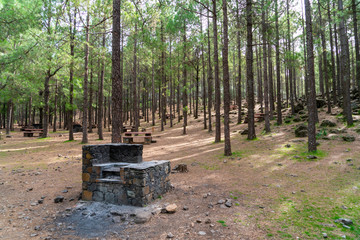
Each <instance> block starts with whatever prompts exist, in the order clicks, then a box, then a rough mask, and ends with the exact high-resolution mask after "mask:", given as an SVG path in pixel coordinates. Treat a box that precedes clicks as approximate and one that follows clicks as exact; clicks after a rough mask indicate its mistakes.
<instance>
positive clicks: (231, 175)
mask: <svg viewBox="0 0 360 240" xmlns="http://www.w3.org/2000/svg"><path fill="white" fill-rule="evenodd" d="M333 112H334V113H338V112H339V111H337V110H333ZM231 117H232V122H233V123H232V126H231V134H232V139H231V143H232V151H233V153H234V154H233V156H232V157H224V156H223V143H216V144H215V143H214V142H213V141H214V133H209V132H208V131H207V130H204V129H203V123H202V117H201V118H199V119H193V118H190V121H189V126H188V134H187V135H182V123H177V124H175V126H174V127H173V128H169V124H168V125H167V126H166V129H165V131H164V132H160V131H159V127H158V126H156V127H155V129H154V133H153V135H154V136H155V138H154V139H155V140H157V143H153V144H151V145H144V155H143V157H144V160H145V161H146V160H170V161H171V164H172V167H174V166H175V165H177V164H179V163H184V164H187V165H188V169H189V172H188V173H174V174H171V176H170V177H171V182H172V184H173V186H174V190H172V191H171V192H169V193H168V194H166V195H164V196H163V197H162V198H161V199H158V200H156V202H155V203H154V204H157V205H159V206H163V205H166V204H171V203H175V204H176V205H177V206H178V209H177V211H176V213H174V214H157V215H154V216H153V217H152V219H151V220H150V221H149V222H147V223H145V224H140V225H138V224H129V226H128V227H126V228H125V229H123V231H122V232H120V233H116V234H115V233H104V234H103V237H99V239H166V238H167V237H168V235H173V236H174V239H322V238H324V236H325V235H326V236H327V238H328V239H342V238H346V239H359V238H360V228H359V227H360V217H359V216H360V143H359V141H360V137H359V134H357V133H355V131H354V129H355V128H356V127H357V126H358V125H359V123H358V122H357V123H356V124H357V125H356V126H355V127H353V128H346V127H345V131H347V133H348V134H351V135H353V136H355V137H356V140H355V141H354V142H345V141H343V140H342V138H341V136H342V135H344V134H330V133H329V129H330V128H327V129H326V130H325V131H326V133H327V134H328V139H329V140H323V139H320V140H318V142H319V143H320V145H319V147H318V148H319V149H320V151H318V153H317V154H316V156H317V159H315V160H309V159H308V158H307V156H308V155H309V154H307V153H306V140H307V139H306V138H295V134H294V127H295V126H296V125H298V124H299V123H295V122H293V121H291V122H290V123H288V124H284V125H283V126H276V125H275V121H272V122H271V130H272V133H271V134H263V133H262V131H263V123H257V127H256V133H257V136H258V138H257V139H256V140H253V141H248V140H246V135H241V134H240V133H239V132H241V131H242V130H243V129H245V128H247V124H240V125H236V124H235V122H236V117H237V115H231ZM319 118H320V121H321V120H323V119H329V120H331V121H334V122H336V123H337V126H336V127H333V129H340V128H344V125H343V123H342V122H341V121H340V119H339V118H338V117H336V116H335V114H334V115H328V114H325V112H324V111H323V110H321V111H320V112H319ZM175 122H176V120H175ZM142 126H145V127H148V128H147V130H148V131H149V130H151V129H152V128H151V127H150V125H147V124H146V123H142ZM0 131H1V130H0ZM95 132H96V130H95ZM11 135H12V138H5V139H4V138H3V139H2V140H1V141H0V239H82V238H85V237H84V236H81V235H78V234H77V233H76V232H71V231H70V233H69V231H68V232H66V231H63V230H61V229H64V228H65V229H66V227H65V226H63V228H61V224H59V223H58V221H57V219H59V218H61V216H64V213H66V211H68V210H69V209H71V208H74V207H75V206H76V205H77V203H78V198H79V195H80V192H81V183H82V181H81V147H82V145H81V143H80V142H81V137H82V134H81V133H76V134H75V141H73V142H68V141H66V140H67V138H68V134H67V132H65V131H59V132H57V133H52V132H51V133H50V138H47V139H38V138H36V137H34V138H25V137H23V136H22V135H23V134H22V132H20V131H19V129H16V131H15V132H13V133H12V134H11ZM89 139H90V144H103V143H109V142H110V132H107V131H106V132H105V140H104V141H99V140H97V134H96V133H92V134H90V135H89ZM286 144H289V145H290V146H287V147H285V145H286ZM58 195H62V196H64V197H65V200H64V202H63V203H54V198H55V197H56V196H58ZM40 199H43V203H42V204H38V200H40ZM226 199H229V200H231V202H232V206H231V207H224V205H221V204H218V202H219V201H221V200H226ZM184 206H185V209H187V208H188V210H184ZM338 218H348V219H351V220H352V221H353V224H352V225H351V226H349V227H348V226H343V225H341V224H340V223H335V222H334V221H335V220H336V219H338ZM170 233H171V234H170Z"/></svg>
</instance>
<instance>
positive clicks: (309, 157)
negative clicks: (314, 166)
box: [306, 155, 317, 159]
mask: <svg viewBox="0 0 360 240" xmlns="http://www.w3.org/2000/svg"><path fill="white" fill-rule="evenodd" d="M306 158H307V159H317V156H314V155H309V156H307V157H306Z"/></svg>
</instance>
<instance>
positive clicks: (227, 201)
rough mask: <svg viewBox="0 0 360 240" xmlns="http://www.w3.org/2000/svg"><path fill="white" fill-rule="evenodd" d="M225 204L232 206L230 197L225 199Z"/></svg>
mask: <svg viewBox="0 0 360 240" xmlns="http://www.w3.org/2000/svg"><path fill="white" fill-rule="evenodd" d="M225 206H227V207H232V202H231V200H230V199H228V200H226V202H225Z"/></svg>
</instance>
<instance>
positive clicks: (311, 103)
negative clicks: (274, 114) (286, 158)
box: [305, 0, 317, 152]
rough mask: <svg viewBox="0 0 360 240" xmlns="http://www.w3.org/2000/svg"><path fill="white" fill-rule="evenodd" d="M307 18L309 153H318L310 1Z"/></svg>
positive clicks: (306, 0)
mask: <svg viewBox="0 0 360 240" xmlns="http://www.w3.org/2000/svg"><path fill="white" fill-rule="evenodd" d="M305 18H306V43H307V56H308V64H307V66H308V73H309V77H308V81H309V99H308V111H309V120H308V151H309V152H313V151H316V135H315V134H316V127H315V124H316V111H317V109H316V91H315V69H314V52H313V49H314V46H313V31H312V22H311V5H310V2H309V0H305Z"/></svg>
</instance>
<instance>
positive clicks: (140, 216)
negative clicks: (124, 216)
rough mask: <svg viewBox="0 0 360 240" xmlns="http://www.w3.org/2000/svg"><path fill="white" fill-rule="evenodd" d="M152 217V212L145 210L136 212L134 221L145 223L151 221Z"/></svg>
mask: <svg viewBox="0 0 360 240" xmlns="http://www.w3.org/2000/svg"><path fill="white" fill-rule="evenodd" d="M151 217H152V214H151V212H145V211H143V212H139V213H137V214H136V217H135V219H134V222H135V223H137V224H143V223H146V222H148V221H150V219H151Z"/></svg>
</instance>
